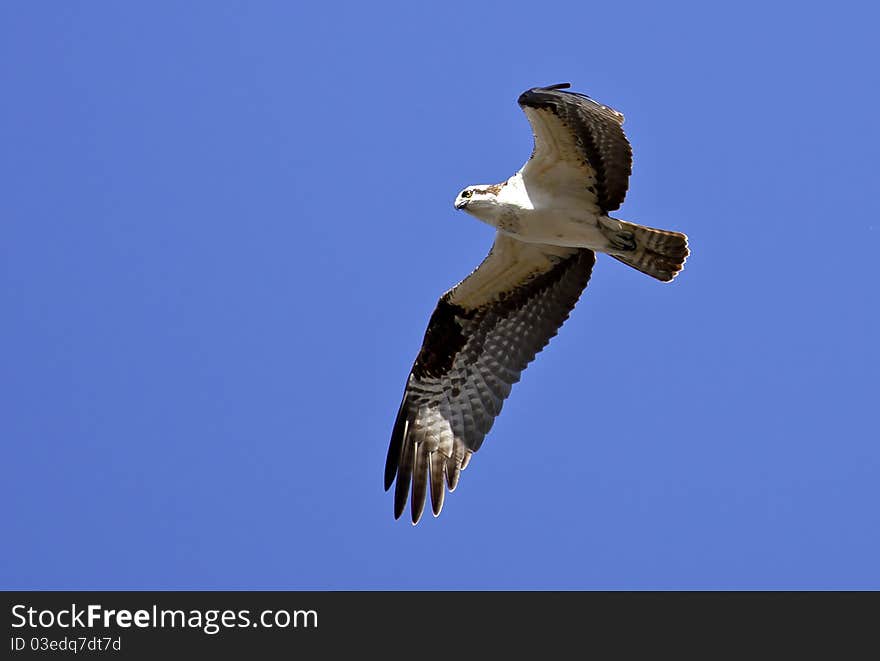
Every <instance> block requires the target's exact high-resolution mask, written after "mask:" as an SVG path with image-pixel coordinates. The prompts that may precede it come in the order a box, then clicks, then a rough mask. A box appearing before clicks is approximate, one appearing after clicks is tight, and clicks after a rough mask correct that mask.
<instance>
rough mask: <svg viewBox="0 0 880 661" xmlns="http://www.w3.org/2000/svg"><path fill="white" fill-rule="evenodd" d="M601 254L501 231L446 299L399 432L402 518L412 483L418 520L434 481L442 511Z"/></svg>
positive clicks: (412, 379)
mask: <svg viewBox="0 0 880 661" xmlns="http://www.w3.org/2000/svg"><path fill="white" fill-rule="evenodd" d="M595 259H596V257H595V254H594V253H593V252H592V251H591V250H583V249H578V248H557V247H554V246H544V245H535V244H527V243H522V242H520V241H517V240H515V239H512V238H510V237H508V236H506V235H503V234H500V233H499V234H497V235H496V238H495V244H494V245H493V246H492V250H491V251H490V252H489V255H488V256H487V257H486V259H485V260H483V263H482V264H480V266H479V267H478V268H477V269H476V270H475V271H474V272H473V273H472V274H471V275H470V276H468V277H467V278H466V279H465V280H463V281H462V282H460V283H459V284H458V285H456V286H455V287H454V288H453V289H451V290H450V291H448V292H446V293H445V294H444V295H443V296H442V297H441V298H440V301H439V302H438V303H437V308H436V309H435V310H434V313H433V314H432V315H431V320H430V321H429V322H428V329H427V331H426V332H425V339H424V342H423V344H422V348H421V351H420V352H419V355H418V356H417V357H416V361H415V364H414V365H413V368H412V372H411V373H410V375H409V378H408V380H407V384H406V390H405V391H404V395H403V401H402V402H401V404H400V410H399V412H398V414H397V420H396V421H395V423H394V429H393V431H392V433H391V443H390V446H389V448H388V458H387V460H386V463H385V489H386V490H387V489H389V488H390V487H391V485H392V484H393V483H394V480H395V478H396V479H397V486H396V489H395V494H394V516H395V518H399V517H400V515H401V514H402V513H403V510H404V508H405V506H406V501H407V497H408V492H409V488H410V482H412V508H411V509H412V521H413V523H416V522H417V521H418V520H419V518H420V517H421V515H422V511H423V510H424V507H425V501H426V494H427V489H428V486H429V485H430V490H431V504H432V508H433V511H434V515H435V516H436V515H437V514H439V513H440V508H441V507H442V506H443V498H444V495H445V489H446V487H448V488H449V490H450V491H452V490H453V489H455V486H456V485H457V484H458V479H459V475H460V473H461V470H462V469H463V468H464V467H465V465H466V464H467V462H468V460H469V459H470V456H471V454H472V453H474V452H476V451H477V450H478V449H479V448H480V444H481V443H482V442H483V437H485V435H486V434H487V433H488V431H489V430H490V429H491V427H492V423H493V422H494V420H495V416H497V415H498V414H499V413H500V412H501V406H502V404H503V402H504V400H505V398H506V397H507V396H508V395H509V394H510V388H511V385H512V384H514V383H516V382H517V381H519V378H520V373H521V372H522V371H523V370H524V369H525V367H526V365H528V363H529V362H531V361H532V359H533V358H534V357H535V355H536V354H537V353H538V352H539V351H540V350H541V349H543V348H544V346H545V345H546V344H547V342H548V341H549V340H550V338H551V337H553V336H554V335H556V332H557V331H558V330H559V327H560V326H561V325H562V323H563V322H564V321H565V320H566V319H567V318H568V315H569V312H570V311H571V309H572V308H573V307H574V304H575V303H576V302H577V300H578V297H579V296H580V294H581V292H582V291H583V289H584V287H585V286H586V285H587V281H589V279H590V273H591V272H592V269H593V263H594V262H595ZM444 482H445V484H444Z"/></svg>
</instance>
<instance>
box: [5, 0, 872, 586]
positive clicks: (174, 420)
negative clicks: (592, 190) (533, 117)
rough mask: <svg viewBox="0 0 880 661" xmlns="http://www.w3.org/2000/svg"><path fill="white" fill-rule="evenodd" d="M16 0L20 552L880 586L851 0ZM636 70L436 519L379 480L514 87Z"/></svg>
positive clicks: (609, 96)
mask: <svg viewBox="0 0 880 661" xmlns="http://www.w3.org/2000/svg"><path fill="white" fill-rule="evenodd" d="M305 4H308V3H294V2H274V3H273V2H260V3H243V2H236V3H232V2H226V3H213V2H212V3H208V2H194V3H178V2H149V3H146V2H142V3H116V2H90V3H64V2H55V3H27V2H16V3H13V2H8V3H3V5H2V8H0V94H2V103H0V145H2V148H0V181H2V194H0V257H2V259H0V275H2V279H0V310H2V313H0V314H2V317H0V365H2V379H0V414H2V415H0V437H2V450H3V461H2V475H3V479H2V481H0V503H2V504H0V508H2V510H0V512H2V517H0V519H2V521H3V534H2V536H3V539H4V541H3V544H2V545H0V586H2V587H7V588H317V589H323V588H331V589H341V588H354V589H361V588H380V589H385V588H431V589H433V588H554V589H555V588H561V589H567V588H603V589H616V588H627V589H629V588H698V589H702V588H880V563H878V562H877V559H878V558H880V508H878V503H880V433H878V431H877V425H876V420H877V407H878V404H880V401H878V372H880V352H878V338H880V305H878V302H880V301H878V284H880V282H878V281H880V278H878V242H880V204H878V187H880V176H878V165H877V154H878V151H880V132H878V121H877V115H878V102H880V81H878V68H877V63H878V61H880V56H878V48H877V46H876V38H877V35H876V25H877V21H878V16H877V15H876V14H874V13H873V12H874V11H875V10H873V9H871V10H869V9H865V7H867V5H868V3H858V4H853V5H850V4H848V3H845V2H836V3H833V5H828V7H830V8H825V9H819V8H818V7H819V4H818V3H816V4H813V3H797V4H792V5H791V6H779V5H775V4H774V3H763V2H762V3H754V4H752V3H733V4H729V5H728V6H726V7H723V8H722V7H717V6H714V5H713V6H711V7H710V6H708V5H706V4H705V3H694V4H689V5H684V4H676V3H626V2H618V3H607V2H601V3H593V2H572V3H568V4H557V3H554V2H541V3H539V4H537V5H536V4H535V3H522V4H517V3H515V2H514V3H503V5H502V4H501V3H499V4H498V5H482V4H480V3H472V2H461V3H458V2H443V3H434V4H432V5H431V6H428V5H427V3H426V4H424V5H422V4H421V3H405V4H404V3H400V4H385V3H378V4H373V3H351V4H338V3H333V2H325V3H316V6H315V7H312V8H305V7H304V5H305ZM561 81H571V82H572V83H573V84H574V87H575V89H577V90H578V91H582V92H585V93H587V94H590V95H591V96H593V97H595V98H596V99H598V100H600V101H602V102H603V103H606V104H609V105H612V106H614V107H616V108H619V109H620V110H621V111H622V112H623V113H624V114H625V115H626V116H627V121H626V125H625V128H626V129H627V132H628V135H629V137H630V139H631V142H632V144H633V148H634V152H635V163H634V173H633V176H632V179H631V182H630V183H631V185H630V194H629V196H628V198H627V201H626V203H625V205H624V206H623V208H622V209H621V211H620V213H619V214H618V215H619V216H620V217H622V218H627V219H631V220H636V221H640V222H642V223H644V224H647V225H652V226H656V227H664V228H669V229H676V230H680V231H683V232H686V233H687V234H688V235H689V236H690V243H691V247H692V251H693V253H692V256H691V258H690V259H689V260H688V263H687V267H686V269H685V271H684V273H683V274H682V275H681V276H680V277H679V278H678V279H677V280H676V281H675V283H673V284H672V285H662V284H660V283H657V282H655V281H653V280H651V279H650V278H648V277H646V276H643V275H641V274H639V273H637V272H635V271H632V270H629V269H627V268H626V267H624V266H623V265H621V264H619V263H617V262H615V261H614V260H612V259H610V258H607V257H603V256H600V257H599V260H598V263H597V266H596V268H595V271H594V275H593V279H592V282H591V283H590V285H589V287H588V289H587V290H586V292H585V294H584V295H583V297H582V298H581V301H580V303H579V304H578V306H577V308H576V310H575V311H574V313H573V315H572V317H571V319H570V320H569V321H568V322H567V323H566V325H565V326H564V327H563V329H562V331H561V333H560V335H559V336H558V337H557V338H555V339H554V340H553V341H552V343H551V345H550V346H549V347H548V348H547V349H546V350H545V351H544V352H543V353H542V354H540V355H539V356H538V359H537V360H536V362H535V363H533V364H532V366H531V367H530V368H529V369H528V370H527V371H526V372H525V374H524V378H523V381H522V382H521V383H520V384H518V385H517V386H516V387H515V388H514V390H513V394H512V396H511V398H510V399H509V400H508V402H507V404H506V406H505V410H504V413H503V415H502V416H501V417H500V418H499V419H498V421H497V423H496V425H495V428H494V429H493V431H492V432H491V434H490V435H489V437H487V439H486V442H485V443H484V445H483V448H482V450H481V451H480V452H479V454H477V455H476V457H475V458H474V460H473V462H472V463H471V465H470V466H469V468H468V470H467V471H466V472H465V474H464V476H463V478H462V482H461V484H460V487H459V489H458V490H457V491H456V492H455V493H454V494H452V495H450V496H449V497H448V499H447V502H446V507H445V509H444V512H443V514H442V516H441V517H440V518H439V519H433V518H432V517H430V516H427V518H425V519H423V521H422V523H420V524H419V526H417V527H415V528H413V527H412V526H411V525H410V524H409V523H408V522H407V521H405V520H401V521H398V522H395V521H394V520H393V518H392V502H391V501H392V498H391V495H390V494H386V493H385V492H384V491H383V490H382V484H381V483H382V469H383V465H384V460H385V452H386V448H387V442H388V437H389V434H390V431H391V426H392V422H393V419H394V415H395V413H396V411H397V407H398V403H399V400H400V396H401V393H402V390H403V385H404V380H405V378H406V375H407V373H408V370H409V368H410V366H411V364H412V360H413V358H414V357H415V354H416V352H417V351H418V348H419V346H420V344H421V340H422V335H423V333H424V330H425V326H426V323H427V320H428V317H429V316H430V313H431V311H432V310H433V307H434V305H435V303H436V300H437V297H438V296H439V295H440V294H441V293H442V292H443V291H444V290H445V289H447V288H448V287H450V286H452V285H453V284H454V283H455V282H457V281H458V280H459V279H461V278H462V277H463V276H465V275H466V274H467V273H469V272H470V271H471V269H473V268H474V266H476V264H477V263H478V262H479V261H480V260H481V259H482V257H483V256H484V254H485V253H486V251H487V250H488V248H489V245H490V244H491V241H492V230H491V229H490V228H489V227H487V226H485V225H482V224H481V223H479V222H477V221H476V220H474V219H472V218H471V217H469V216H467V215H465V214H462V213H460V212H456V211H455V210H454V209H453V208H452V202H453V199H454V197H455V195H456V193H457V192H458V191H459V190H460V189H461V188H462V187H463V186H465V185H467V184H474V183H490V182H496V181H501V180H503V179H505V178H507V177H508V176H509V175H510V174H512V173H513V172H514V171H515V170H516V169H517V168H518V167H519V166H520V165H521V164H522V163H523V162H524V160H525V159H526V158H527V157H528V155H529V153H530V151H531V148H532V145H531V136H530V132H529V128H528V124H527V122H526V119H525V117H524V116H523V115H522V113H521V111H520V109H519V108H518V107H517V105H516V97H517V95H518V94H519V93H520V92H522V91H523V90H524V89H526V88H528V87H532V86H535V85H540V84H549V83H556V82H561Z"/></svg>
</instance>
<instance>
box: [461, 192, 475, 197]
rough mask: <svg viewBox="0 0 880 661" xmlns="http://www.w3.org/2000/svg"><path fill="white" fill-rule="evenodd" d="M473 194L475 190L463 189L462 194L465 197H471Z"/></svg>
mask: <svg viewBox="0 0 880 661" xmlns="http://www.w3.org/2000/svg"><path fill="white" fill-rule="evenodd" d="M472 194H473V191H469V190H463V191H461V196H462V197H463V198H465V199H467V198H469V197H470V196H471V195H472Z"/></svg>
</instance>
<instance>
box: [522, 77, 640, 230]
mask: <svg viewBox="0 0 880 661" xmlns="http://www.w3.org/2000/svg"><path fill="white" fill-rule="evenodd" d="M568 86H569V85H568V84H567V83H563V84H560V85H551V86H550V87H536V88H534V89H530V90H528V91H527V92H523V93H522V94H521V95H520V97H519V105H520V106H521V107H522V109H523V111H524V112H525V114H526V117H528V120H529V123H530V124H531V125H532V132H533V133H534V134H535V149H534V151H533V152H532V156H531V158H530V159H529V160H528V162H527V163H526V164H525V165H524V166H523V168H522V175H523V180H524V181H525V184H526V187H527V188H528V187H529V185H530V184H532V185H535V186H540V187H543V188H544V189H545V190H551V191H554V193H555V194H557V195H561V194H569V195H575V196H577V197H579V198H581V199H583V200H584V201H589V202H592V203H594V204H595V205H596V206H597V207H598V208H599V210H600V211H602V212H603V213H606V214H607V213H608V212H609V211H613V210H615V209H617V208H619V207H620V205H621V204H622V203H623V198H624V197H625V196H626V189H627V187H628V186H629V175H630V173H631V172H632V149H631V147H630V145H629V142H628V141H627V139H626V135H624V133H623V127H622V124H623V115H621V114H620V113H619V112H617V111H616V110H614V109H613V108H609V107H607V106H603V105H602V104H600V103H596V102H595V101H593V100H592V99H591V98H589V97H587V96H584V95H583V94H576V93H574V92H567V91H564V89H563V88H567V87H568Z"/></svg>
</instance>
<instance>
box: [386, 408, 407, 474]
mask: <svg viewBox="0 0 880 661" xmlns="http://www.w3.org/2000/svg"><path fill="white" fill-rule="evenodd" d="M405 435H406V395H405V394H404V396H403V401H401V402H400V408H399V409H398V411H397V418H396V419H395V421H394V428H393V429H392V430H391V442H390V443H389V444H388V455H387V456H386V457H385V491H388V489H390V488H391V485H392V484H394V478H395V477H396V476H397V467H398V466H399V465H400V450H401V448H402V447H403V441H404V436H405Z"/></svg>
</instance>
